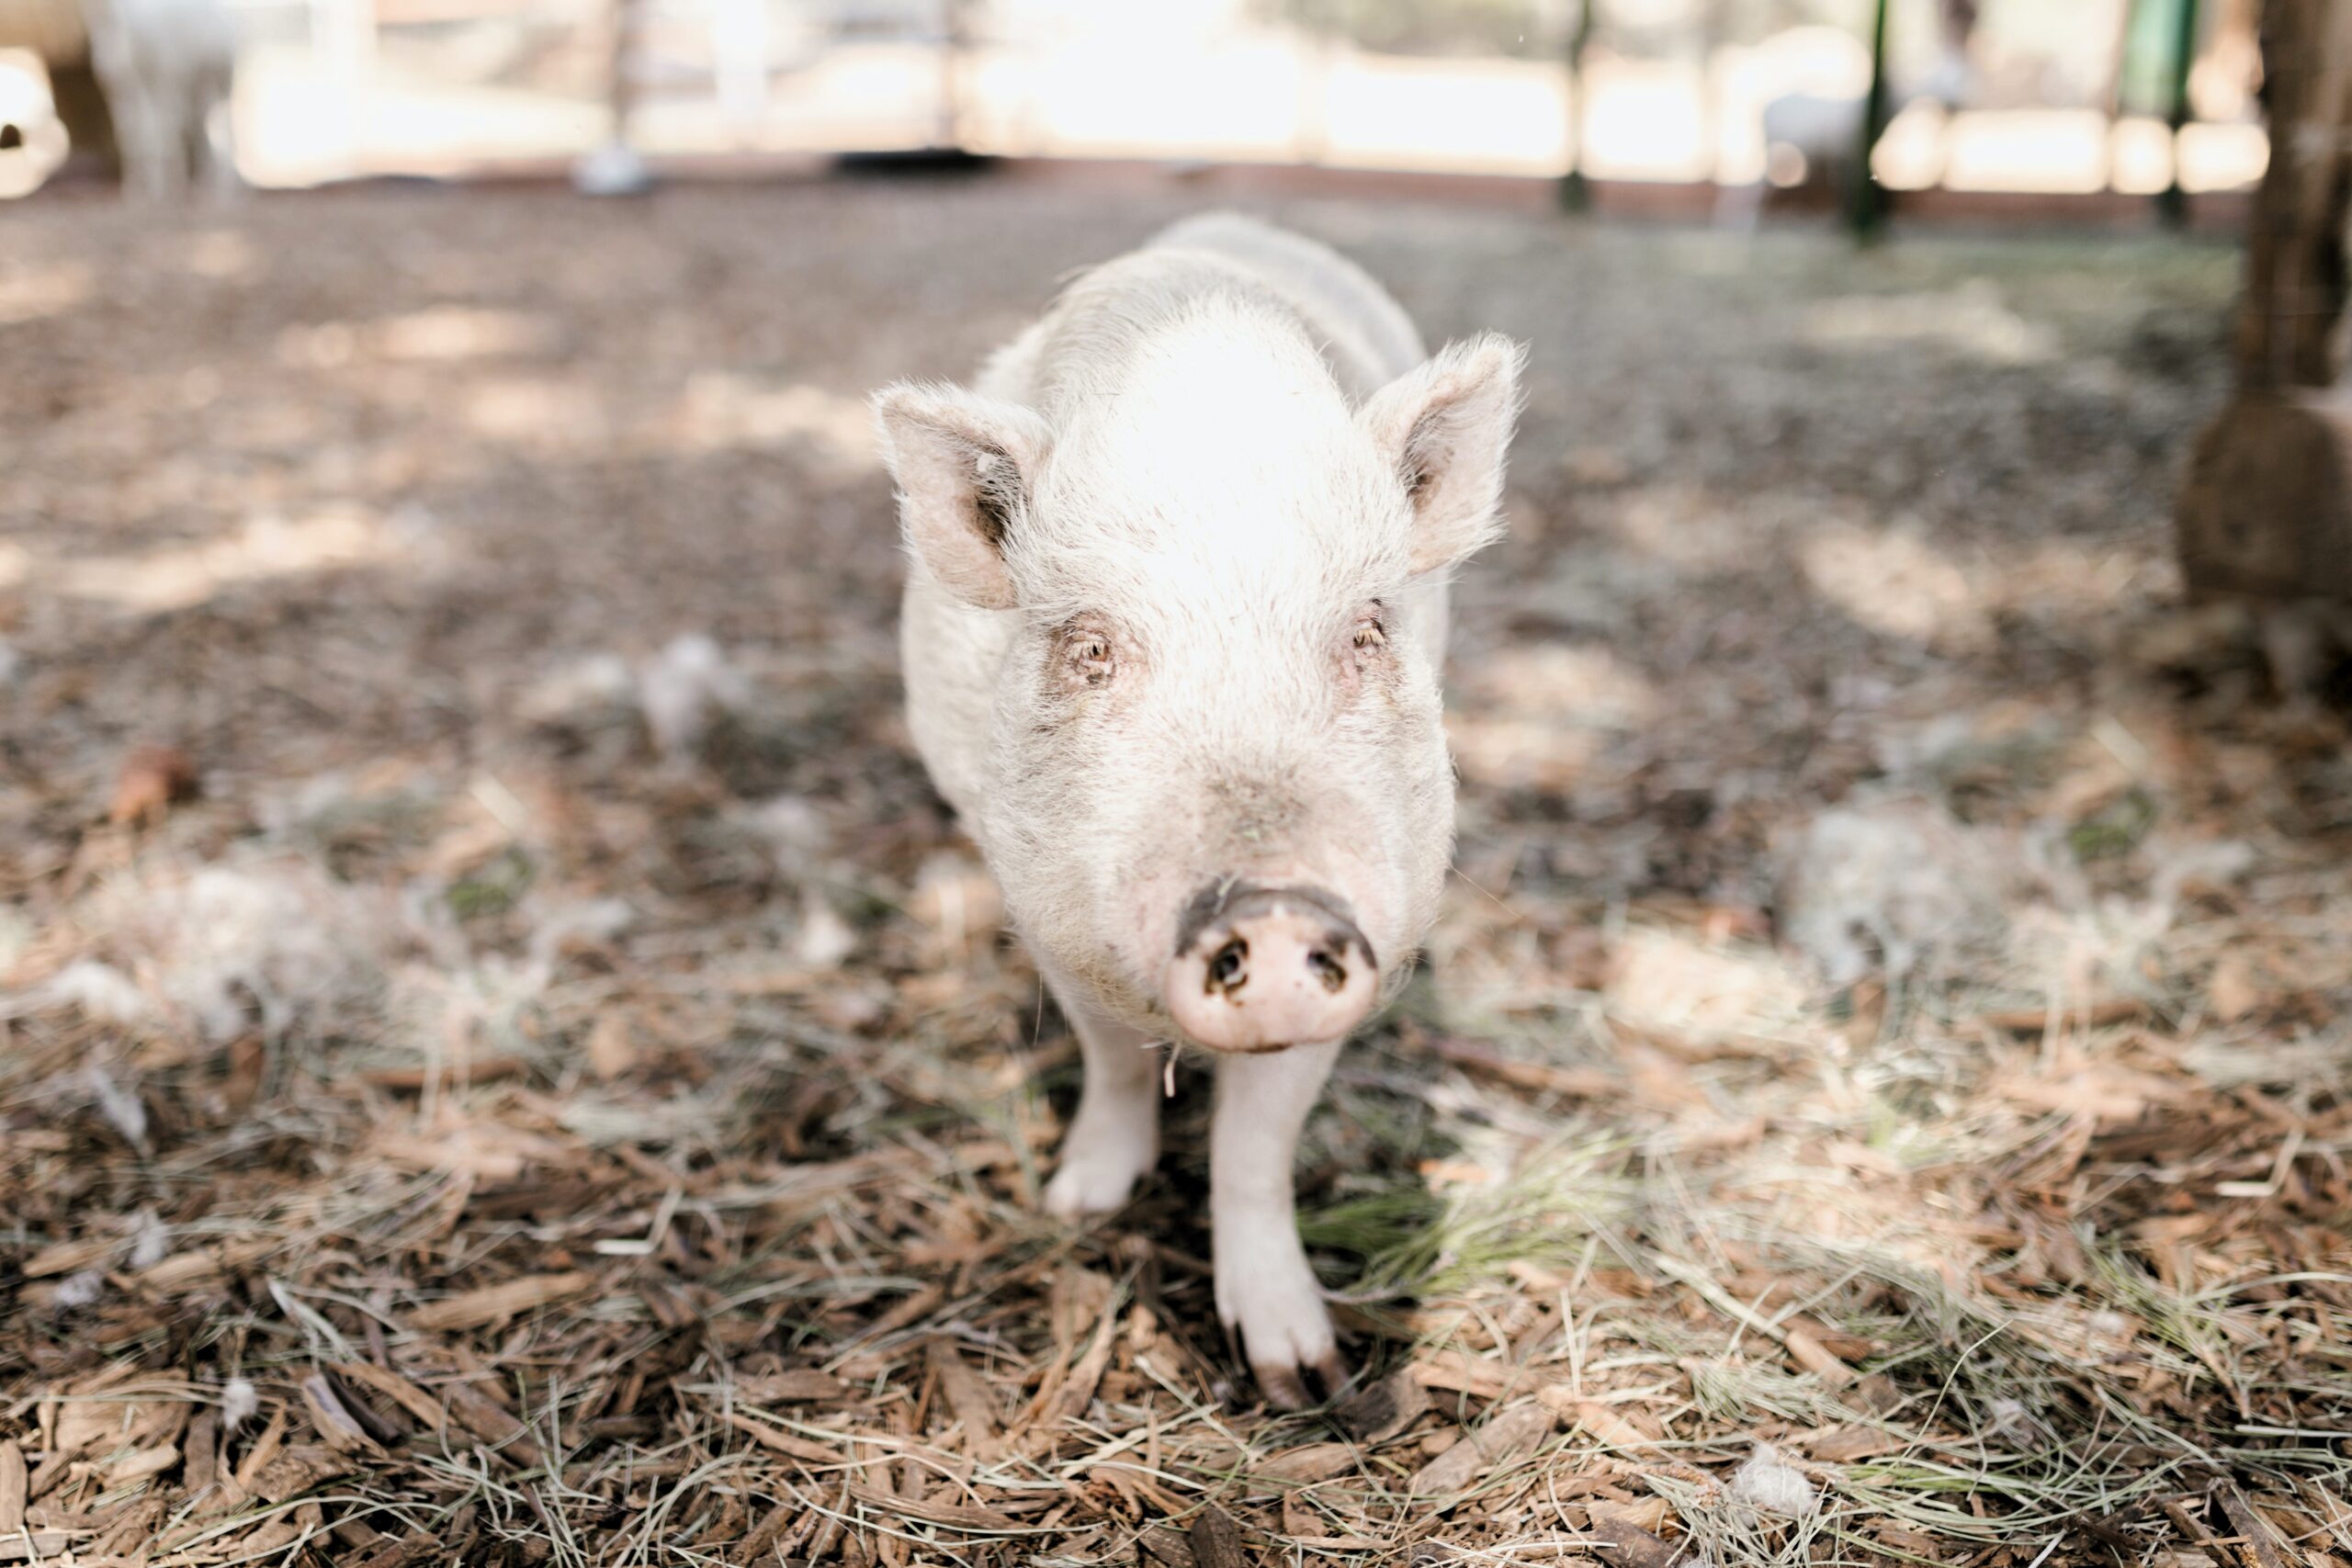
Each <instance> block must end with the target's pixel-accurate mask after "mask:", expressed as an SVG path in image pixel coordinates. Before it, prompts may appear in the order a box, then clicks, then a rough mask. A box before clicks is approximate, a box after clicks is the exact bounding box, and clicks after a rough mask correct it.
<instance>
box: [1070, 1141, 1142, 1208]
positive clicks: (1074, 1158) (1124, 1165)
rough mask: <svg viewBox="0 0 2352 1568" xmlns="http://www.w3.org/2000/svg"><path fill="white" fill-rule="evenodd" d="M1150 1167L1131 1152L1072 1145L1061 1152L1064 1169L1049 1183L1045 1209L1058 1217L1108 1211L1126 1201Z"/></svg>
mask: <svg viewBox="0 0 2352 1568" xmlns="http://www.w3.org/2000/svg"><path fill="white" fill-rule="evenodd" d="M1150 1168H1151V1164H1150V1162H1149V1161H1148V1160H1137V1159H1136V1158H1135V1156H1132V1155H1126V1154H1119V1153H1116V1152H1114V1151H1110V1150H1103V1151H1101V1152H1087V1153H1081V1152H1080V1151H1079V1150H1076V1149H1072V1150H1070V1151H1069V1153H1067V1154H1065V1155H1064V1156H1062V1168H1061V1169H1059V1170H1057V1171H1056V1172H1054V1179H1052V1180H1051V1181H1048V1182H1046V1213H1049V1214H1051V1215H1053V1217H1054V1218H1056V1219H1057V1220H1080V1219H1083V1218H1085V1217H1086V1216H1087V1215H1089V1214H1106V1213H1110V1212H1111V1211H1112V1210H1114V1209H1115V1208H1117V1207H1118V1206H1119V1205H1120V1204H1122V1203H1125V1201H1127V1194H1129V1193H1131V1192H1133V1191H1134V1190H1136V1182H1137V1181H1140V1180H1142V1179H1143V1175H1144V1172H1146V1171H1147V1170H1149V1169H1150Z"/></svg>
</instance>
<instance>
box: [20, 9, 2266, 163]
mask: <svg viewBox="0 0 2352 1568" xmlns="http://www.w3.org/2000/svg"><path fill="white" fill-rule="evenodd" d="M209 3H210V4H217V5H219V6H225V7H226V8H227V11H228V13H229V15H230V16H231V17H232V20H233V24H234V37H235V43H234V57H235V58H234V82H235V85H234V90H233V95H232V103H231V105H230V107H229V109H228V111H227V112H228V116H229V118H230V119H231V120H232V123H233V128H234V144H235V153H234V157H235V163H236V165H237V168H238V171H239V173H240V174H241V175H242V176H243V178H244V179H245V180H246V181H247V182H249V183H251V184H253V185H256V186H296V185H307V184H312V183H316V182H320V181H323V180H333V179H345V178H350V177H353V176H357V175H386V174H435V175H447V174H455V173H459V172H470V173H484V172H489V171H492V170H496V171H500V172H504V173H507V174H515V173H520V172H525V171H527V170H529V169H532V168H534V167H545V166H548V165H550V164H560V163H561V161H563V160H566V159H569V158H571V157H574V156H577V155H579V154H582V153H584V152H587V151H589V150H590V149H592V148H594V147H596V146H598V145H599V144H601V143H602V142H604V141H605V140H606V139H608V138H609V137H610V135H611V134H612V130H613V125H614V118H615V100H616V93H617V95H618V96H624V97H625V98H626V99H627V102H628V137H629V140H630V141H631V142H632V143H633V144H634V146H635V147H636V149H637V150H638V151H639V152H641V153H642V154H643V155H644V156H646V157H648V158H650V159H654V160H657V161H662V160H666V161H673V162H675V161H694V162H697V163H717V164H727V165H739V166H743V167H758V166H760V165H762V164H775V163H776V162H777V161H779V160H784V159H788V158H791V157H795V156H799V157H806V156H808V155H811V154H827V153H838V152H887V151H893V150H900V151H904V150H915V149H925V148H937V147H943V146H952V147H956V148H961V149H966V150H968V151H970V152H975V153H979V154H988V155H999V156H1012V157H1023V158H1036V157H1053V158H1086V159H1150V160H1196V161H1202V162H1220V163H1227V162H1238V163H1247V164H1319V165H1327V166H1330V167H1336V168H1358V169H1391V170H1417V171H1438V172H1444V173H1452V174H1482V175H1522V176H1527V175H1532V176H1556V175H1564V174H1566V173H1568V172H1570V171H1572V170H1573V171H1575V172H1577V173H1578V174H1580V175H1583V176H1585V177H1586V178H1587V179H1589V180H1590V181H1593V182H1599V183H1601V184H1604V185H1606V184H1628V185H1633V184H1638V185H1639V186H1645V187H1652V188H1649V189H1647V190H1645V191H1642V192H1639V193H1628V194H1629V196H1631V195H1638V196H1640V197H1643V198H1645V200H1646V202H1647V204H1648V205H1649V206H1651V207H1653V208H1657V207H1663V208H1665V209H1673V208H1674V207H1676V206H1677V205H1678V197H1679V203H1680V204H1681V205H1684V206H1691V205H1693V204H1702V203H1704V202H1706V201H1707V200H1708V199H1710V197H1709V196H1708V194H1707V193H1708V187H1710V186H1734V187H1745V186H1751V185H1752V184H1754V183H1755V182H1757V181H1758V180H1764V179H1769V180H1770V182H1772V184H1773V185H1774V186H1776V187H1778V186H1798V185H1800V184H1802V183H1804V182H1805V180H1806V179H1807V175H1808V169H1807V162H1808V157H1809V158H1810V161H1811V163H1812V164H1815V167H1813V168H1812V169H1811V170H1810V174H1811V176H1812V178H1813V179H1814V181H1815V182H1816V183H1817V182H1819V181H1820V180H1821V179H1822V178H1823V176H1824V175H1826V174H1828V173H1830V172H1831V171H1829V170H1827V169H1826V168H1824V167H1822V166H1820V165H1823V164H1826V162H1828V161H1829V160H1828V159H1827V158H1826V156H1825V154H1827V153H1829V152H1831V150H1832V147H1833V144H1834V145H1835V147H1836V150H1837V153H1838V156H1839V157H1840V158H1843V157H1845V156H1846V154H1845V152H1844V149H1845V148H1846V147H1848V146H1850V145H1851V144H1853V142H1854V140H1855V138H1854V134H1853V132H1854V131H1855V130H1856V129H1857V122H1858V115H1857V110H1858V108H1859V106H1860V104H1861V103H1862V102H1863V100H1864V99H1865V97H1866V96H1867V95H1868V92H1869V90H1870V87H1871V80H1872V74H1873V72H1872V64H1873V33H1874V31H1876V30H1877V29H1878V28H1879V26H1880V22H1879V17H1878V16H1877V12H1878V10H1879V9H1880V7H1878V6H1876V5H1875V4H1874V0H1159V3H1156V4H1153V5H1149V6H1126V5H1103V4H1097V3H1092V0H209ZM75 6H76V0H5V3H0V46H8V45H13V46H16V47H15V48H13V49H11V48H6V47H0V117H6V118H8V119H10V120H12V121H13V122H14V123H15V124H16V126H17V130H15V132H14V133H13V134H10V133H5V132H0V139H6V140H7V141H10V145H8V146H6V147H5V148H0V194H6V195H21V194H24V193H25V192H27V191H28V190H30V189H32V188H34V187H35V186H38V185H39V184H40V182H41V180H42V179H43V178H44V177H46V176H48V175H50V174H51V171H52V170H54V169H55V168H56V167H57V166H58V164H60V162H61V161H62V159H63V157H64V156H65V153H64V139H62V138H61V137H59V136H57V135H54V134H52V133H51V130H50V126H49V124H48V123H47V117H49V116H50V115H51V112H52V111H51V109H50V108H49V107H47V104H48V100H49V96H50V95H49V89H48V86H47V85H46V83H47V77H48V73H45V72H44V71H43V69H42V62H43V59H44V57H46V59H47V60H48V62H49V63H50V64H51V66H52V67H54V68H55V70H56V71H57V73H59V74H60V75H61V76H64V77H68V78H71V77H73V76H74V74H75V73H76V72H77V71H79V70H80V69H81V62H82V60H83V58H84V56H85V51H83V50H82V48H81V47H80V43H79V33H78V29H77V25H76V24H77V16H76V12H75ZM141 7H152V8H155V9H158V10H164V9H169V8H170V7H169V6H166V5H165V4H164V0H129V4H128V6H126V7H125V9H126V10H138V9H140V8H141ZM194 7H195V0H187V5H186V6H184V7H183V8H189V9H193V8H194ZM1885 9H1886V10H1887V11H1888V12H1889V13H1890V15H1889V16H1888V17H1887V18H1886V19H1885V22H1884V24H1883V27H1884V49H1883V63H1884V74H1883V91H1884V99H1883V114H1884V117H1885V118H1886V119H1887V121H1888V122H1889V125H1888V129H1887V130H1886V133H1885V135H1884V137H1883V141H1881V142H1880V143H1879V144H1878V146H1877V148H1876V151H1875V152H1874V155H1873V164H1874V167H1875V169H1876V172H1877V174H1878V175H1879V177H1880V179H1881V180H1882V181H1883V184H1884V185H1885V186H1888V187H1890V188H1892V189H1896V190H1904V191H1931V190H1933V191H1949V192H1958V193H1975V194H1978V195H1987V196H1998V195H2004V194H2006V195H2012V196H2025V195H2040V196H2050V195H2066V196H2073V197H2095V196H2098V195H2099V194H2101V193H2117V194H2121V195H2126V196H2151V195H2155V194H2157V193H2161V192H2165V191H2166V190H2168V189H2176V188H2177V189H2178V190H2182V191H2187V192H2213V191H2228V190H2233V189H2238V188H2241V187H2244V186H2248V185H2250V184H2251V183H2252V182H2253V181H2254V180H2255V179H2256V177H2258V175H2260V173H2261V170H2262V166H2263V161H2264V142H2263V136H2262V131H2261V128H2260V121H2259V116H2258V114H2257V112H2256V106H2255V104H2254V102H2253V98H2252V91H2253V87H2254V84H2255V80H2256V74H2257V63H2256V47H2255V37H2254V12H2255V9H2256V6H2255V0H2067V3H2065V4H2050V3H2047V0H1892V4H1891V5H1889V6H1886V7H1885ZM68 86H69V91H68V92H67V93H66V94H65V95H63V96H65V98H66V99H67V100H68V113H67V118H69V119H72V118H75V117H76V116H77V115H80V114H83V113H85V112H86V111H85V110H84V109H83V107H82V106H83V103H84V101H85V95H84V94H83V93H81V92H80V91H79V90H78V82H69V83H68ZM1841 106H1843V108H1842V112H1841ZM1776 107H1777V118H1774V117H1773V116H1770V115H1768V110H1774V109H1775V108H1776ZM1768 121H1769V122H1770V124H1771V126H1772V127H1773V129H1776V130H1778V131H1779V132H1780V134H1779V136H1778V138H1777V139H1776V138H1774V137H1773V136H1771V135H1770V134H1768ZM102 135H103V133H102V132H99V133H97V136H102ZM96 139H97V137H85V141H95V140H96ZM1776 140H1777V143H1778V145H1777V149H1776V147H1775V146H1774V145H1769V144H1768V143H1770V142H1773V141H1776Z"/></svg>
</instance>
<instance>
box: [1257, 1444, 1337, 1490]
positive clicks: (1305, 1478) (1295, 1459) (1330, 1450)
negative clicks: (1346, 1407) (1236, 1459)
mask: <svg viewBox="0 0 2352 1568" xmlns="http://www.w3.org/2000/svg"><path fill="white" fill-rule="evenodd" d="M1355 1467H1356V1450H1355V1449H1354V1448H1353V1447H1351V1445H1349V1444H1347V1443H1309V1444H1307V1445H1306V1447H1305V1448H1303V1449H1290V1450H1285V1451H1284V1452H1282V1453H1278V1454H1276V1455H1274V1456H1273V1457H1272V1459H1269V1460H1266V1461H1263V1462H1261V1463H1260V1464H1257V1465H1254V1466H1252V1467H1251V1469H1250V1473H1251V1474H1252V1475H1255V1476H1257V1477H1259V1478H1260V1479H1261V1480H1267V1481H1292V1482H1301V1483H1305V1482H1315V1481H1328V1480H1329V1479H1330V1478H1331V1477H1332V1476H1335V1475H1343V1474H1345V1473H1346V1472H1349V1471H1351V1470H1353V1469H1354V1468H1355Z"/></svg>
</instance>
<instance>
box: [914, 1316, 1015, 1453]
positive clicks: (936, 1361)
mask: <svg viewBox="0 0 2352 1568" xmlns="http://www.w3.org/2000/svg"><path fill="white" fill-rule="evenodd" d="M923 1355H924V1358H925V1359H927V1360H929V1361H930V1363H931V1370H932V1371H933V1374H934V1375H936V1376H937V1377H938V1379H939V1392H940V1393H941V1394H942V1395H944V1397H945V1399H946V1401H947V1408H948V1409H950V1410H952V1411H954V1412H955V1413H956V1420H958V1421H960V1422H962V1423H963V1426H964V1447H965V1450H966V1451H967V1452H968V1453H970V1454H972V1455H973V1456H974V1457H976V1458H978V1459H980V1460H982V1461H987V1460H991V1459H994V1458H996V1457H997V1456H998V1455H999V1454H1001V1452H1002V1451H1003V1449H1004V1445H1003V1443H1002V1442H1001V1441H1000V1440H999V1434H1000V1433H1001V1430H1002V1427H1001V1421H1000V1418H999V1416H998V1414H997V1407H996V1396H995V1395H994V1394H992V1393H989V1385H988V1384H987V1383H985V1382H982V1381H981V1380H980V1375H979V1374H978V1372H976V1371H972V1368H971V1364H970V1363H969V1362H967V1361H966V1360H965V1359H964V1358H963V1357H962V1356H961V1355H960V1354H958V1353H957V1351H956V1346H955V1344H954V1343H953V1342H952V1341H950V1340H946V1339H934V1340H933V1341H932V1342H931V1343H930V1344H929V1345H927V1346H925V1347H924V1348H923Z"/></svg>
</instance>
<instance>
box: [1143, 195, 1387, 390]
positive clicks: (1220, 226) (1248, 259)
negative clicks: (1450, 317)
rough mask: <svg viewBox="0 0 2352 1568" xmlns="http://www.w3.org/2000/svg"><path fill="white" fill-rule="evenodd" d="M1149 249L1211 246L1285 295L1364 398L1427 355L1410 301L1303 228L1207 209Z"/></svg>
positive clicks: (1158, 238)
mask: <svg viewBox="0 0 2352 1568" xmlns="http://www.w3.org/2000/svg"><path fill="white" fill-rule="evenodd" d="M1146 249H1148V250H1176V251H1202V252H1206V253H1208V254H1211V255H1214V256H1216V257H1218V258H1219V259H1221V260H1223V261H1225V262H1227V263H1228V264H1230V265H1234V266H1237V267H1238V268H1240V269H1241V270H1243V271H1245V272H1247V273H1249V274H1250V276H1251V277H1252V278H1253V279H1254V280H1255V281H1257V282H1258V283H1260V284H1261V286H1263V287H1264V288H1268V289H1271V290H1272V291H1273V292H1274V293H1275V294H1277V295H1279V296H1281V297H1282V299H1283V302H1284V303H1285V304H1287V305H1288V306H1289V307H1290V308H1291V309H1292V310H1295V311H1297V312H1298V314H1299V316H1300V317H1301V318H1302V319H1304V320H1305V321H1306V324H1307V326H1308V328H1309V330H1310V331H1311V332H1313V333H1314V334H1315V336H1316V337H1317V339H1318V340H1320V342H1321V343H1322V344H1323V348H1324V353H1325V355H1326V357H1328V358H1329V359H1330V360H1331V362H1332V366H1331V367H1332V369H1333V370H1334V371H1335V372H1336V373H1337V374H1338V375H1339V377H1340V384H1341V385H1342V386H1343V387H1344V388H1345V389H1346V390H1347V392H1348V394H1349V396H1351V398H1354V399H1356V400H1359V401H1361V400H1363V399H1364V398H1366V397H1369V396H1370V395H1371V394H1372V393H1373V392H1374V391H1376V390H1378V389H1380V388H1381V387H1383V386H1385V385H1386V384H1387V383H1388V382H1389V381H1391V380H1394V379H1395V378H1397V377H1399V376H1402V375H1403V374H1404V373H1405V372H1406V371H1408V370H1409V369H1411V368H1412V367H1414V366H1416V365H1419V363H1420V362H1421V360H1422V359H1423V358H1424V357H1426V355H1427V351H1426V350H1425V349H1424V348H1423V347H1422V345H1421V334H1420V333H1419V332H1417V331H1416V330H1414V327H1413V322H1412V318H1410V317H1409V316H1408V315H1406V314H1405V310H1404V307H1402V306H1400V305H1398V304H1397V301H1396V300H1395V299H1392V298H1391V297H1390V296H1389V293H1388V291H1387V290H1386V289H1385V288H1382V287H1381V286H1380V285H1379V284H1378V283H1377V282H1376V281H1374V278H1373V276H1372V275H1371V274H1369V273H1367V272H1365V271H1364V270H1363V268H1362V267H1360V266H1358V265H1356V264H1355V263H1353V262H1351V261H1350V260H1348V258H1347V257H1345V256H1343V255H1341V254H1340V253H1339V252H1337V251H1335V250H1333V249H1331V248H1330V247H1329V245H1325V244H1320V243H1317V242H1316V241H1313V240H1310V239H1307V238H1306V236H1305V235H1303V234H1294V233H1292V232H1291V231H1289V230H1287V229H1277V228H1275V227H1274V226H1273V225H1272V224H1271V223H1261V222H1259V221H1258V220H1256V219H1254V218H1244V217H1242V216H1241V215H1240V214H1239V213H1237V212H1208V213H1204V214H1202V215H1201V216H1200V217H1197V218H1187V219H1185V220H1183V221H1182V222H1180V223H1177V224H1174V225H1172V226H1170V228H1168V229H1165V230H1163V231H1160V232H1159V234H1158V235H1156V236H1155V237H1154V238H1153V239H1152V240H1151V241H1150V243H1148V245H1147V246H1146Z"/></svg>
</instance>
